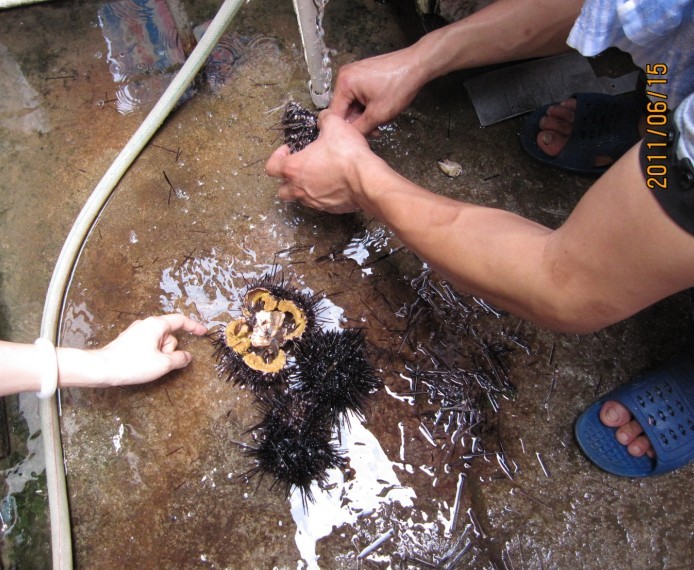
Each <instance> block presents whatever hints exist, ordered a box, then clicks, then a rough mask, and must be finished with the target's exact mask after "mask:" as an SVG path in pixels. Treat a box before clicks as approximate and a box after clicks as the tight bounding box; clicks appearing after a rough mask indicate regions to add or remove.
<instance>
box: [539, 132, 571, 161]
mask: <svg viewBox="0 0 694 570" xmlns="http://www.w3.org/2000/svg"><path fill="white" fill-rule="evenodd" d="M567 140H568V139H567V137H565V136H564V135H561V134H559V133H557V132H554V131H540V133H538V135H537V146H539V147H540V148H541V149H542V152H544V153H545V154H546V155H548V156H557V155H558V154H559V153H560V152H561V151H562V149H563V148H564V146H566V141H567Z"/></svg>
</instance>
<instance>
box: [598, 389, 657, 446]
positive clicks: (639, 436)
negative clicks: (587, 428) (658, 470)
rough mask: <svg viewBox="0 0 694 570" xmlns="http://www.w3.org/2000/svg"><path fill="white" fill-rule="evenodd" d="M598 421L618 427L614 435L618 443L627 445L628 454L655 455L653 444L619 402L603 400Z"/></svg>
mask: <svg viewBox="0 0 694 570" xmlns="http://www.w3.org/2000/svg"><path fill="white" fill-rule="evenodd" d="M600 421H601V422H602V423H603V424H605V425H606V426H609V427H616V428H618V429H617V431H616V433H615V437H616V438H617V441H618V442H619V443H621V444H622V445H626V446H627V451H628V452H629V454H630V455H633V456H634V457H642V456H643V455H647V456H648V457H650V458H653V457H655V454H654V452H653V446H652V445H651V442H650V441H649V440H648V438H647V437H646V436H645V435H644V434H643V430H642V429H641V426H640V425H639V424H638V422H637V421H635V420H633V419H632V417H631V413H630V412H629V410H628V409H627V408H625V407H624V406H623V405H622V404H620V403H619V402H615V401H608V402H605V403H604V404H603V406H602V408H601V409H600Z"/></svg>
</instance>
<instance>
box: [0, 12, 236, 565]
mask: <svg viewBox="0 0 694 570" xmlns="http://www.w3.org/2000/svg"><path fill="white" fill-rule="evenodd" d="M244 1H248V0H225V1H224V4H223V5H222V7H221V8H220V9H219V11H218V12H217V15H216V16H215V17H214V19H213V20H212V22H211V24H210V26H209V27H208V28H207V31H206V32H205V35H204V36H203V37H202V38H201V39H200V42H199V43H198V45H197V46H196V47H195V49H194V50H193V53H191V54H190V57H189V58H188V60H187V61H186V62H185V64H184V65H183V66H182V67H181V69H180V71H179V72H178V73H177V74H176V77H174V79H173V81H172V82H171V84H170V85H169V87H168V88H167V89H166V91H165V92H164V94H163V95H162V96H161V98H160V99H159V101H158V102H157V104H156V105H155V106H154V108H153V109H152V110H151V111H150V113H149V114H148V115H147V118H146V119H145V120H144V122H143V123H142V125H141V126H140V127H139V128H138V129H137V131H136V132H135V134H134V135H133V136H132V138H131V139H130V140H129V141H128V143H127V145H126V146H125V148H123V150H122V151H121V152H120V154H119V155H118V156H117V157H116V160H115V161H114V162H113V164H112V165H111V167H110V168H109V169H108V170H107V171H106V174H105V175H104V177H103V178H102V179H101V181H100V182H99V184H98V185H97V186H96V188H95V189H94V191H93V192H92V194H91V196H89V198H88V199H87V202H86V203H85V205H84V206H83V208H82V210H81V211H80V213H79V215H78V216H77V219H76V220H75V223H74V224H73V226H72V229H71V230H70V233H69V234H68V236H67V239H66V240H65V243H64V245H63V249H62V250H61V252H60V255H59V256H58V261H57V262H56V265H55V269H54V270H53V275H52V277H51V281H50V283H49V285H48V291H47V293H46V302H45V304H44V308H43V318H42V321H41V337H43V338H47V339H49V340H50V341H51V342H53V343H55V342H56V340H57V336H58V323H59V319H60V313H61V310H62V306H63V299H64V296H65V292H66V290H67V287H68V284H69V282H70V279H71V277H72V273H73V270H74V266H75V262H76V260H77V257H78V255H79V252H80V250H81V249H82V247H83V245H84V243H85V241H86V239H87V236H88V234H89V232H90V231H91V229H92V226H93V224H94V221H95V220H96V218H97V217H98V215H99V213H100V212H101V210H102V208H103V206H104V204H105V203H106V201H107V200H108V198H109V196H110V195H111V193H112V192H113V190H114V188H115V187H116V185H117V184H118V182H119V181H120V179H121V178H122V177H123V175H124V174H125V173H126V171H127V170H128V168H130V165H131V164H132V163H133V162H134V161H135V159H136V158H137V156H138V155H139V154H140V152H141V151H142V149H143V148H144V147H145V145H147V143H148V142H149V140H150V139H151V138H152V136H153V135H154V133H156V131H157V129H158V128H159V127H160V126H161V124H162V123H163V122H164V120H165V119H166V117H167V116H168V115H169V113H170V112H171V110H172V109H173V108H174V107H175V105H176V103H177V102H178V100H179V99H180V98H181V96H182V95H183V93H184V92H185V90H186V89H187V88H188V85H189V84H190V82H191V81H192V80H193V78H194V77H195V75H196V74H197V73H198V71H199V70H200V68H201V67H202V65H203V64H204V63H205V60H206V59H207V57H208V56H209V54H210V52H211V51H212V49H213V48H214V46H215V45H216V44H217V42H218V41H219V38H220V37H221V36H222V34H223V33H224V30H225V29H226V28H227V26H228V25H229V23H230V22H231V21H232V20H233V18H234V16H236V13H237V12H238V10H239V8H240V7H241V5H242V4H243V3H244ZM0 2H2V3H0V7H5V4H8V5H20V3H21V0H14V2H13V0H0ZM39 414H40V416H41V429H42V434H43V442H44V450H45V456H46V483H47V487H48V504H49V508H50V519H51V550H52V556H53V568H54V569H61V570H62V569H70V568H72V533H71V529H70V512H69V508H68V498H67V489H66V484H65V466H64V463H63V452H62V447H61V440H60V424H59V421H58V404H57V400H56V397H55V396H54V397H52V398H50V399H47V400H41V401H40V407H39Z"/></svg>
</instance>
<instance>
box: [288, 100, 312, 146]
mask: <svg viewBox="0 0 694 570" xmlns="http://www.w3.org/2000/svg"><path fill="white" fill-rule="evenodd" d="M281 124H282V130H283V134H284V144H286V145H288V146H289V150H290V151H291V152H293V153H294V152H299V151H300V150H303V149H304V148H306V147H307V146H308V145H309V144H311V143H312V142H313V141H315V140H316V139H317V138H318V118H317V116H316V115H315V114H314V113H312V112H311V111H309V110H308V109H305V108H304V107H302V106H301V105H299V104H298V103H296V102H294V101H289V102H288V103H287V104H286V105H285V106H284V111H283V112H282V120H281Z"/></svg>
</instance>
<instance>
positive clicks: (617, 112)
mask: <svg viewBox="0 0 694 570" xmlns="http://www.w3.org/2000/svg"><path fill="white" fill-rule="evenodd" d="M573 97H574V98H575V99H576V115H575V117H574V123H573V128H572V131H571V135H570V136H569V138H568V141H567V143H566V145H565V146H564V148H563V149H562V151H561V152H560V153H559V154H558V155H557V156H549V155H547V154H545V152H544V151H543V150H542V149H541V148H540V147H539V146H538V144H537V135H538V134H539V133H540V130H541V129H540V119H542V117H544V116H545V114H546V113H547V109H548V108H549V107H550V106H551V105H545V106H544V107H540V108H539V109H536V110H535V111H533V112H532V113H531V114H530V115H529V116H528V118H527V119H526V121H525V124H524V125H523V129H522V130H521V132H520V142H521V145H522V146H523V148H524V149H525V151H526V152H527V153H528V154H530V156H532V157H533V158H536V159H537V160H539V161H540V162H542V163H544V164H547V165H550V166H554V167H556V168H560V169H562V170H567V171H569V172H575V173H579V174H589V175H593V176H598V175H600V174H602V173H603V172H605V171H606V170H607V169H608V168H609V167H610V166H611V165H612V164H613V163H614V162H616V161H617V159H618V158H619V157H621V156H622V155H623V154H624V153H625V152H626V151H627V150H629V149H630V148H631V147H632V146H634V145H635V144H636V143H637V142H638V141H639V140H640V139H641V136H640V134H639V129H638V123H639V119H640V117H641V114H642V113H643V107H642V105H641V98H640V97H639V96H638V95H637V94H636V93H635V92H631V93H626V94H624V95H606V94H604V93H577V94H576V95H573ZM553 104H554V105H557V104H558V103H553ZM598 156H607V157H610V158H611V159H612V163H610V164H608V165H606V166H595V160H596V157H598Z"/></svg>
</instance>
